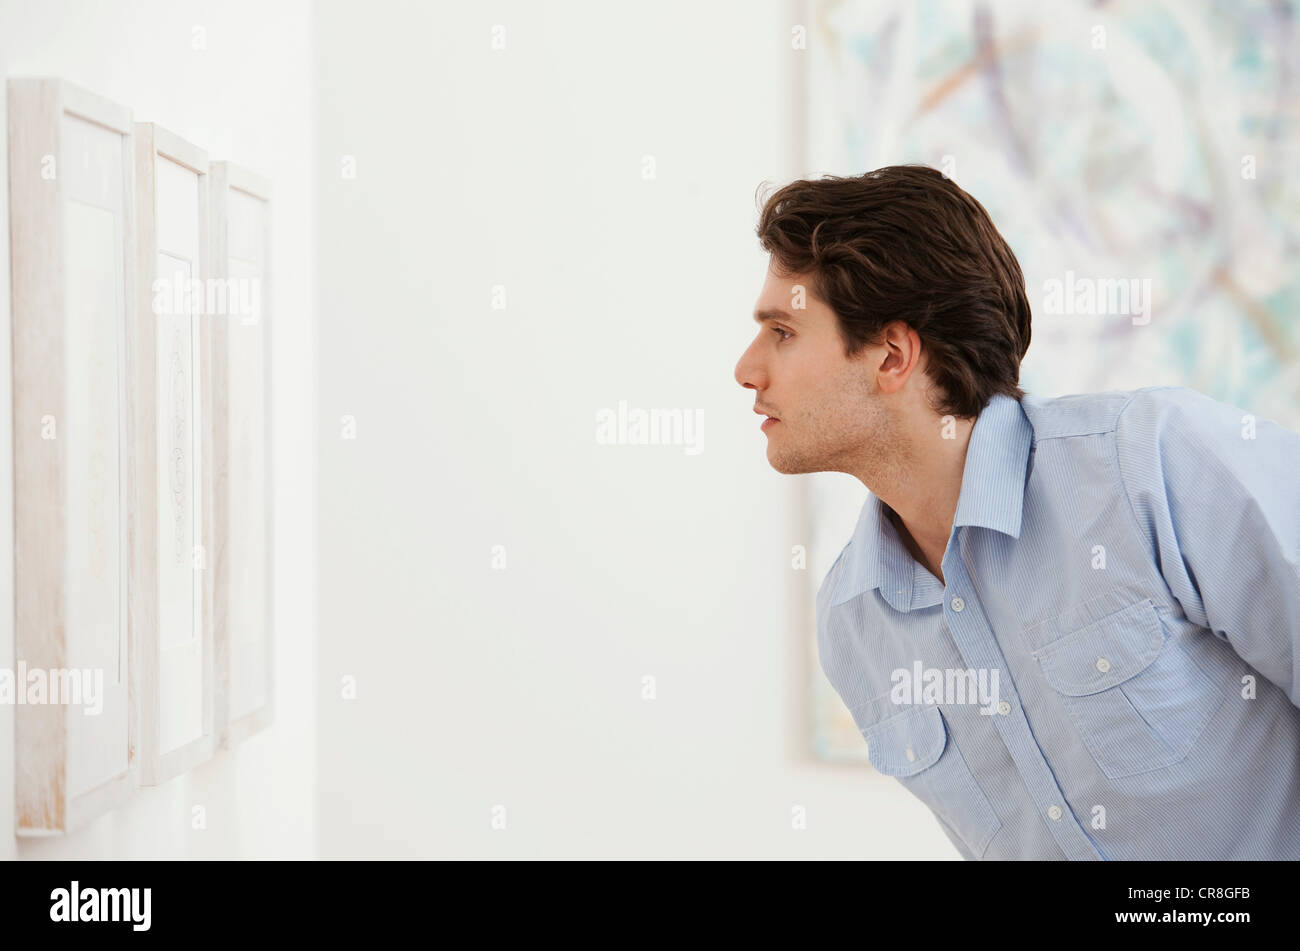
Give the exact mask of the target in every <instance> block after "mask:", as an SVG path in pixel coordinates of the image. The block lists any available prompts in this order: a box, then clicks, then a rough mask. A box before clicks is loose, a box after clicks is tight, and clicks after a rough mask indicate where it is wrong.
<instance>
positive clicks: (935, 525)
mask: <svg viewBox="0 0 1300 951" xmlns="http://www.w3.org/2000/svg"><path fill="white" fill-rule="evenodd" d="M973 428H974V420H958V421H957V424H956V428H955V432H954V436H953V438H952V439H943V438H941V437H936V438H935V439H934V441H933V442H928V443H926V444H924V445H923V446H917V445H916V444H913V447H912V451H911V452H910V453H908V458H910V459H911V462H910V464H909V465H908V466H907V468H906V473H905V476H904V477H903V478H901V479H898V480H895V481H894V482H893V484H889V485H882V486H880V488H879V490H877V489H876V488H873V487H872V486H871V485H870V484H868V485H867V487H868V488H869V489H871V491H872V493H873V494H874V495H876V496H877V497H878V498H880V500H881V501H882V502H884V503H885V505H886V506H888V508H889V509H890V510H891V512H892V515H893V522H894V527H895V529H897V531H898V535H899V538H901V539H902V541H903V545H904V546H905V547H906V548H907V550H908V552H909V553H910V554H911V555H912V557H913V558H914V559H916V560H917V561H918V562H920V563H921V564H922V565H924V566H925V568H926V570H928V571H929V572H930V574H932V575H934V576H935V577H936V578H938V579H939V581H940V582H942V581H943V580H944V578H943V555H944V552H945V551H946V550H947V548H948V540H949V538H950V537H951V536H952V525H953V520H954V519H955V518H956V516H957V500H958V499H959V498H960V496H961V484H962V474H963V472H964V471H965V468H966V449H967V447H968V446H969V445H970V435H971V430H972V429H973Z"/></svg>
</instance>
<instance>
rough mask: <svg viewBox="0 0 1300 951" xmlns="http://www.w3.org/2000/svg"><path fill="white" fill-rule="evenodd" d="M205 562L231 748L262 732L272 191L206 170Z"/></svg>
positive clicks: (223, 732) (221, 724) (216, 168)
mask: <svg viewBox="0 0 1300 951" xmlns="http://www.w3.org/2000/svg"><path fill="white" fill-rule="evenodd" d="M211 180H212V181H211V186H212V247H213V257H212V269H213V277H214V286H215V287H217V288H218V289H219V291H218V293H217V294H216V295H215V296H216V298H217V301H218V304H217V311H216V312H215V313H214V314H213V315H212V316H213V319H212V321H211V323H212V327H211V331H212V353H213V360H212V385H213V389H214V392H215V393H217V394H218V398H217V399H216V400H214V405H213V416H212V430H213V456H212V461H213V471H214V477H215V482H214V494H213V498H214V508H213V515H214V520H215V526H216V533H215V536H214V540H215V542H216V549H215V551H214V552H213V575H214V578H215V581H216V594H215V599H214V622H215V623H214V633H215V638H216V677H217V724H218V732H219V734H220V737H221V743H222V745H223V746H225V747H229V746H233V745H234V744H236V743H238V742H239V741H240V740H242V739H243V738H245V737H246V736H248V735H250V734H252V733H255V732H257V731H258V730H260V729H262V728H263V727H265V726H266V725H267V724H269V723H270V722H271V715H272V702H271V701H272V696H271V682H272V678H271V670H272V627H271V541H272V531H271V505H270V488H271V484H272V483H271V451H270V446H271V442H270V432H271V430H270V419H271V403H270V392H271V389H270V365H271V364H270V328H269V323H268V320H267V317H268V313H269V307H268V303H269V301H270V289H269V283H268V278H269V273H270V271H269V264H270V257H269V250H270V223H271V205H270V199H271V189H270V184H269V183H268V182H267V181H266V180H265V179H263V178H260V177H259V176H257V175H255V174H253V173H252V172H249V171H247V170H246V169H243V168H240V167H239V166H237V165H232V164H231V163H229V162H214V163H213V165H212V174H211Z"/></svg>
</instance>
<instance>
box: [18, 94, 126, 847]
mask: <svg viewBox="0 0 1300 951" xmlns="http://www.w3.org/2000/svg"><path fill="white" fill-rule="evenodd" d="M7 94H8V123H9V129H8V132H9V196H10V205H9V210H10V236H9V237H10V244H9V246H10V266H11V278H12V283H11V294H12V312H13V353H12V359H13V413H14V416H13V438H14V582H15V589H14V595H15V617H14V624H15V648H16V649H15V655H16V656H15V662H16V663H15V668H14V671H13V672H12V676H10V677H8V678H0V696H4V699H5V700H7V701H9V702H12V703H14V704H15V718H14V722H15V734H16V735H15V767H16V768H15V773H16V784H15V785H16V789H15V794H16V810H15V831H16V832H17V833H18V834H19V835H49V834H58V833H66V832H70V831H73V830H74V829H76V828H78V827H80V826H83V825H84V824H85V823H86V822H88V821H89V820H90V819H92V818H94V817H95V816H97V815H99V814H100V813H102V812H104V811H105V810H107V809H110V808H112V807H113V806H115V805H117V804H119V803H120V802H122V801H123V800H124V799H125V798H126V797H127V796H129V795H130V793H131V791H132V790H133V789H134V788H135V786H136V781H137V776H136V766H137V763H138V760H137V758H136V753H137V750H138V739H139V723H138V722H137V716H136V708H135V705H134V700H135V687H136V684H137V676H138V670H137V664H136V663H135V661H134V658H133V655H132V648H133V640H132V638H131V636H130V635H131V630H130V627H129V625H130V623H131V618H132V615H133V606H132V605H131V604H130V603H129V588H128V581H129V578H128V576H129V568H130V564H131V552H130V549H129V545H130V539H129V536H128V532H127V526H128V524H129V523H130V507H131V505H132V504H133V501H134V500H133V498H132V497H131V494H130V491H129V489H130V464H131V459H130V454H129V451H128V447H129V446H130V445H131V444H132V441H133V439H134V436H135V432H134V425H135V417H134V416H133V414H132V413H131V411H130V410H131V406H132V403H131V399H130V388H129V380H130V377H131V375H132V374H133V372H134V365H133V360H134V353H133V344H134V341H133V340H132V338H131V332H132V329H133V327H132V321H131V318H132V317H133V316H134V311H133V301H134V300H135V295H136V274H135V271H134V266H135V260H136V258H135V250H134V246H135V241H136V220H135V213H136V209H135V204H134V199H133V196H134V187H133V177H134V173H135V166H134V157H135V152H134V137H133V132H134V130H133V125H132V117H131V111H130V110H129V109H127V108H125V107H122V106H119V105H116V104H114V103H112V102H109V101H108V100H105V99H102V98H100V97H98V96H95V95H93V94H91V93H89V92H87V91H85V90H83V89H80V88H78V87H76V86H73V85H71V84H69V83H65V82H62V81H61V80H58V79H10V80H9V81H8V83H7ZM6 681H7V682H6Z"/></svg>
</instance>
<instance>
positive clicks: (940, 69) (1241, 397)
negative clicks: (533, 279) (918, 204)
mask: <svg viewBox="0 0 1300 951" xmlns="http://www.w3.org/2000/svg"><path fill="white" fill-rule="evenodd" d="M809 11H810V16H811V17H812V19H813V22H812V23H810V24H809V26H808V36H809V44H808V53H807V55H808V56H809V63H808V68H809V99H810V101H809V104H808V110H807V113H806V116H807V123H808V125H807V134H808V155H809V161H810V171H809V173H808V174H807V175H806V176H805V177H812V178H815V177H820V176H821V175H825V174H832V175H858V174H861V173H863V172H866V171H869V170H871V169H874V168H878V167H880V166H883V165H897V164H905V163H912V162H919V163H923V164H926V165H930V166H933V167H934V168H937V169H939V170H941V171H943V172H944V174H946V175H948V176H949V177H950V178H952V179H953V180H954V181H956V182H957V184H959V185H960V186H961V187H962V188H963V189H965V190H966V191H967V192H969V193H970V194H971V195H973V196H974V197H975V198H976V199H977V200H978V201H979V202H980V203H981V204H983V205H984V207H985V208H986V209H987V210H988V212H989V214H990V216H991V217H992V219H993V221H994V223H995V224H996V225H997V227H998V229H999V230H1000V231H1001V232H1002V234H1003V236H1004V237H1005V238H1006V239H1007V241H1008V243H1009V244H1010V245H1011V247H1012V249H1013V250H1014V251H1015V253H1016V256H1017V257H1018V258H1019V260H1020V264H1021V267H1022V269H1023V270H1024V274H1025V281H1026V286H1027V290H1028V294H1029V301H1030V305H1031V307H1032V308H1033V316H1034V322H1033V337H1032V342H1031V346H1030V348H1029V352H1028V354H1027V356H1026V358H1025V361H1024V363H1023V365H1022V373H1021V385H1022V387H1023V388H1024V389H1025V391H1026V392H1027V393H1032V394H1034V395H1038V396H1060V395H1065V394H1068V393H1082V392H1095V391H1100V390H1110V389H1126V390H1127V389H1136V388H1139V387H1144V386H1157V385H1179V386H1190V387H1192V388H1194V389H1196V390H1199V391H1201V392H1202V393H1205V394H1206V395H1208V396H1211V397H1213V398H1215V399H1218V400H1221V401H1223V402H1225V403H1229V404H1231V405H1235V406H1239V407H1242V408H1243V409H1244V410H1246V411H1248V412H1251V413H1254V414H1255V415H1257V416H1262V417H1265V418H1270V419H1274V420H1276V421H1278V422H1280V423H1282V424H1283V425H1285V426H1288V427H1290V428H1292V429H1300V329H1298V327H1297V318H1296V316H1295V315H1296V314H1297V313H1300V267H1298V266H1297V265H1298V264H1300V86H1298V84H1300V39H1298V35H1300V34H1298V33H1297V30H1298V25H1297V22H1296V20H1297V12H1298V11H1300V2H1298V0H1278V2H1244V3H1239V4H1224V3H1218V2H1212V0H1190V2H1172V0H1169V2H1163V3H1162V2H1143V3H1124V2H1120V3H1114V4H1107V5H1105V6H1102V7H1098V6H1095V5H1093V4H1092V3H1085V2H1079V0H1067V2H1062V3H1054V4H1051V5H1044V4H1040V3H1035V2H1021V0H1012V2H1001V0H999V2H997V3H992V2H970V0H966V2H962V0H928V2H906V0H898V2H887V0H886V2H880V0H820V2H818V0H814V2H813V3H812V4H811V6H810V8H809ZM808 486H809V492H810V499H809V502H810V504H809V512H810V516H809V517H810V522H811V524H810V526H809V539H810V547H809V572H808V577H809V581H810V583H811V584H812V585H813V590H814V593H815V592H816V589H817V588H818V587H819V586H820V584H821V581H822V579H823V578H824V577H825V574H826V572H827V571H828V570H829V568H830V566H831V564H832V563H833V562H834V560H835V558H836V557H837V556H838V554H839V553H840V551H841V549H842V548H843V547H844V544H845V543H846V542H847V541H848V539H849V537H850V536H851V535H852V531H853V527H854V525H855V523H856V520H857V515H858V511H859V509H860V508H861V506H862V504H863V502H864V501H865V500H866V498H867V490H866V489H865V487H863V486H862V484H861V483H860V482H858V480H856V479H855V478H853V477H851V476H847V475H844V474H842V473H822V474H816V475H813V476H811V477H809V480H808ZM808 625H809V631H810V636H809V641H810V651H811V654H812V657H813V658H814V660H813V663H812V664H811V668H810V669H811V676H812V679H813V684H812V689H811V694H810V695H811V697H812V704H813V710H812V724H813V736H812V747H813V751H814V754H815V755H816V756H818V757H820V758H822V759H826V760H831V761H843V762H854V763H866V761H867V760H866V754H865V749H866V748H865V744H864V742H863V739H862V737H861V735H860V734H859V733H858V731H857V729H856V727H855V726H854V723H853V720H852V718H851V717H850V716H849V714H848V711H847V710H846V709H845V708H844V705H843V703H842V702H841V701H840V699H839V697H838V696H837V695H836V693H835V691H834V689H833V688H832V687H831V686H830V684H829V683H828V682H827V680H826V678H825V676H824V675H823V674H822V671H821V668H820V665H819V664H818V663H817V661H816V654H817V647H816V633H815V632H816V626H815V623H814V619H813V618H809V619H808Z"/></svg>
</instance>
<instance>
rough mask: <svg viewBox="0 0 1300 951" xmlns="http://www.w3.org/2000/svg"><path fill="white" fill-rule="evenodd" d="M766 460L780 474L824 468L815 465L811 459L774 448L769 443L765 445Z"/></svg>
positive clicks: (821, 469) (800, 473)
mask: <svg viewBox="0 0 1300 951" xmlns="http://www.w3.org/2000/svg"><path fill="white" fill-rule="evenodd" d="M767 461H768V464H769V465H771V467H772V468H773V469H775V470H776V471H777V472H779V473H781V474H782V475H802V474H803V473H805V472H822V471H824V469H823V468H822V467H821V466H818V465H816V464H815V463H814V462H813V461H812V460H810V459H807V458H803V457H800V456H793V455H791V454H790V453H788V452H781V451H780V450H779V449H774V448H773V447H772V446H771V445H770V444H769V445H768V447H767Z"/></svg>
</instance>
